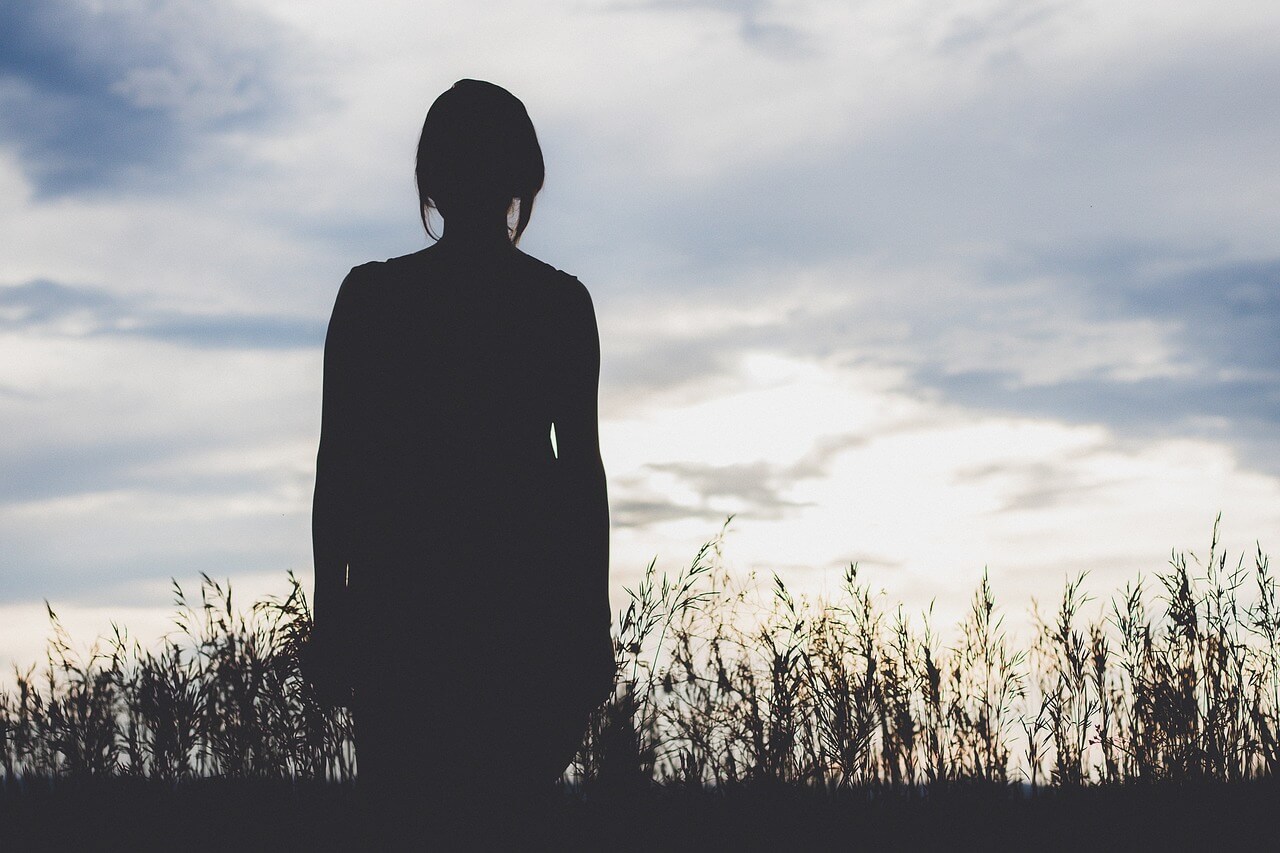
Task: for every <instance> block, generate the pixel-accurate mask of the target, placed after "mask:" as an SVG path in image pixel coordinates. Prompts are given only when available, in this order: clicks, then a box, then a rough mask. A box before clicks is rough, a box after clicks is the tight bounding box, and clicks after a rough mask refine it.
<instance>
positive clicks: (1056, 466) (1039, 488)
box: [0, 0, 1280, 662]
mask: <svg viewBox="0 0 1280 853" xmlns="http://www.w3.org/2000/svg"><path fill="white" fill-rule="evenodd" d="M0 17H2V22H0V240H2V241H3V245H2V251H0V423H3V428H4V440H3V442H0V563H2V565H0V659H4V658H8V659H16V660H19V661H23V662H32V661H34V660H35V658H36V656H37V655H39V653H40V651H41V649H42V647H43V643H44V638H45V636H46V631H45V625H44V607H43V604H42V603H41V602H42V600H43V599H48V600H49V601H50V602H51V603H52V604H53V605H54V607H55V608H56V609H57V610H58V611H59V612H60V613H62V614H63V616H64V618H65V619H66V621H67V622H68V623H69V624H70V625H71V626H72V627H73V629H77V631H78V634H79V635H80V636H81V637H82V638H84V639H87V637H86V636H85V635H86V634H88V635H89V636H91V635H92V634H93V633H94V632H98V631H102V630H105V629H106V626H107V623H108V621H109V620H111V619H116V620H119V621H122V622H124V623H125V624H127V625H128V626H129V627H130V628H132V629H133V630H134V632H135V633H137V634H139V635H141V636H142V637H143V638H144V639H147V638H151V637H153V636H158V633H159V632H160V631H162V630H164V623H165V620H166V619H167V618H168V614H169V612H170V608H169V600H170V593H169V579H170V578H171V577H172V578H177V579H178V580H179V581H180V582H182V583H184V584H186V585H195V583H196V581H197V579H198V573H199V572H200V571H206V572H208V573H210V574H212V575H214V576H215V577H219V578H231V580H232V582H233V585H235V586H236V587H237V588H238V589H240V590H243V594H244V595H245V596H252V595H256V594H260V593H264V592H282V591H283V590H284V587H285V572H286V571H287V570H288V569H294V570H296V571H297V572H299V574H300V575H302V576H303V577H304V578H305V579H306V580H307V582H308V584H309V583H310V539H309V512H310V490H311V486H312V478H313V472H314V453H315V443H316V438H317V434H318V427H319V399H320V387H321V371H320V367H321V344H322V342H323V337H324V330H325V324H326V322H327V319H328V314H329V310H330V309H331V307H332V303H333V297H334V295H335V293H336V290H337V286H338V283H339V282H340V281H341V279H342V277H343V276H344V275H345V273H346V272H347V270H348V269H349V268H350V267H352V266H354V265H356V264H358V263H361V262H363V261H365V260H370V259H383V258H387V257H392V256H395V255H400V254H405V253H408V252H412V251H415V250H417V249H419V248H421V247H422V246H423V245H425V243H426V239H427V238H426V237H425V235H424V234H423V233H422V230H421V226H420V223H419V222H418V219H417V210H416V199H415V196H414V189H413V177H412V173H413V154H414V148H415V145H416V141H417V132H418V130H419V128H420V127H421V121H422V117H423V115H424V114H425V112H426V109H427V107H428V106H429V105H430V103H431V101H432V100H433V99H434V98H435V96H436V95H438V94H439V93H440V92H441V91H443V90H444V89H446V88H448V86H450V85H451V84H452V83H453V82H454V81H455V80H457V79H458V78H461V77H475V78H480V79H488V80H492V81H493V82H496V83H499V84H501V85H503V86H506V87H507V88H509V89H510V90H511V91H512V92H514V93H515V94H516V95H517V96H518V97H520V98H521V99H523V100H524V102H525V104H526V106H527V107H528V109H529V112H530V114H531V116H532V118H533V120H534V123H535V125H536V126H537V129H538V133H539V137H540V139H541V141H542V145H543V149H544V153H545V155H546V160H547V182H546V188H545V190H544V192H543V194H542V195H541V196H540V197H539V199H538V204H537V208H536V210H535V213H534V217H533V221H532V224H531V225H530V227H529V230H528V232H527V234H526V236H525V239H524V241H523V242H522V248H524V249H525V250H526V251H527V252H529V253H530V254H533V255H535V256H537V257H540V258H542V259H543V260H545V261H547V262H549V263H551V264H553V265H555V266H557V267H560V268H561V269H565V270H567V271H569V272H571V273H574V274H576V275H577V276H578V277H579V278H581V279H582V281H583V282H584V283H586V284H587V286H588V288H589V289H590V290H591V292H592V294H593V296H594V298H595V303H596V310H597V313H598V317H599V323H600V329H601V336H602V345H603V351H604V355H603V359H604V364H603V377H602V392H601V393H602V419H603V420H602V424H601V431H602V441H603V449H604V454H605V464H606V467H607V470H608V474H609V485H610V493H611V504H612V513H613V525H614V555H613V577H614V580H615V593H616V595H615V604H616V605H621V603H622V602H623V600H624V599H623V593H622V590H621V586H622V584H624V583H629V582H630V581H633V580H634V579H635V577H636V575H637V573H638V572H639V571H640V570H641V568H642V567H643V565H644V564H645V563H646V562H647V561H648V560H649V559H650V558H651V557H653V556H655V555H656V556H657V557H658V559H659V566H664V567H667V568H669V569H674V568H676V567H678V566H679V565H680V564H681V563H682V562H685V561H687V559H688V558H689V557H690V556H691V555H692V553H693V551H694V549H695V548H696V546H697V545H698V544H699V543H701V542H702V541H703V540H705V539H707V538H709V537H710V536H711V535H713V534H714V533H715V532H716V531H717V530H718V529H719V527H720V525H721V523H722V522H723V521H724V519H725V517H726V515H728V514H729V513H731V512H732V513H736V514H737V515H736V518H735V520H734V523H733V528H732V532H731V533H730V535H729V539H728V543H727V550H726V559H727V561H728V562H729V564H730V565H731V566H732V567H733V568H734V569H735V570H736V571H742V572H745V571H749V570H751V569H753V568H754V569H758V570H760V571H762V572H769V571H773V570H777V571H778V572H779V573H780V574H782V576H783V577H784V578H786V579H787V580H789V581H790V582H792V583H793V584H795V585H796V586H797V587H798V588H800V589H802V590H821V589H823V588H827V589H830V588H833V587H834V586H835V585H836V583H837V582H838V579H839V575H840V569H841V568H842V567H843V566H844V565H846V564H847V563H848V562H850V561H858V562H859V563H860V565H861V566H862V567H863V576H864V578H865V579H867V580H869V581H870V582H872V583H873V585H875V586H878V587H884V588H885V589H886V590H887V591H888V594H889V597H890V599H891V600H892V601H897V600H902V601H905V602H907V604H908V605H909V606H910V607H912V608H915V609H919V608H921V607H923V606H924V605H926V604H927V602H928V600H929V599H930V598H931V597H936V598H937V600H938V607H939V610H940V611H941V612H942V613H944V614H948V613H956V612H958V611H959V609H960V608H961V607H963V606H964V604H965V602H966V600H967V598H968V596H969V595H970V593H971V591H972V589H973V588H974V586H975V585H976V583H977V581H978V579H979V577H980V576H981V572H982V570H983V567H984V566H986V567H988V568H989V571H990V574H991V577H992V581H993V584H994V585H995V589H996V593H997V597H998V598H999V599H1000V602H1001V604H1002V605H1004V606H1005V608H1006V609H1007V610H1008V611H1009V612H1010V614H1011V617H1014V618H1020V617H1021V616H1022V615H1023V614H1024V613H1025V610H1026V608H1027V605H1028V604H1029V602H1030V598H1031V596H1033V595H1034V596H1038V597H1040V598H1041V599H1042V600H1043V599H1046V598H1048V599H1051V598H1052V597H1053V596H1054V595H1055V594H1056V593H1057V591H1059V590H1060V589H1061V586H1062V583H1063V580H1064V579H1065V578H1066V577H1067V576H1068V575H1074V574H1075V573H1076V572H1079V571H1084V570H1088V571H1090V573H1091V575H1090V580H1089V582H1088V583H1087V586H1088V587H1089V588H1090V589H1091V590H1093V591H1094V592H1095V593H1096V594H1099V596H1100V597H1101V598H1105V597H1106V595H1107V594H1109V593H1110V591H1111V590H1113V589H1114V588H1116V587H1118V586H1120V585H1122V584H1123V583H1124V582H1125V581H1128V580H1132V579H1133V578H1135V577H1136V575H1137V573H1138V572H1139V571H1142V572H1144V573H1149V572H1151V571H1153V570H1156V569H1159V568H1160V567H1161V566H1162V564H1163V562H1164V561H1165V560H1166V559H1167V557H1168V555H1169V552H1170V550H1171V549H1178V550H1183V549H1192V550H1195V551H1197V553H1202V552H1203V551H1204V549H1205V547H1206V546H1207V544H1208V540H1209V534H1210V530H1211V527H1212V524H1213V519H1214V516H1215V515H1216V514H1217V513H1219V512H1221V513H1222V514H1223V538H1224V540H1225V541H1226V543H1227V544H1228V545H1229V546H1230V547H1231V548H1233V549H1234V551H1235V552H1239V551H1241V550H1252V549H1253V548H1254V547H1255V543H1256V542H1261V544H1262V546H1263V548H1264V550H1265V549H1271V550H1273V551H1274V549H1275V548H1276V543H1277V542H1280V452H1278V451H1280V205H1278V204H1277V203H1276V200H1277V198H1280V99H1277V98H1276V96H1275V93H1276V92H1277V91H1280V4H1276V3H1273V2H1266V0H1259V2H1231V1H1230V0H1228V1H1227V2H1223V0H1213V2H1179V3H1168V2H1135V0H1125V2H1119V3H1118V2H1114V0H1097V2H1092V0H1061V2H1037V0H1008V2H1005V0H970V2H936V0H930V2H925V0H884V1H883V2H881V0H874V1H873V2H860V1H859V0H833V2H820V0H814V1H813V2H776V3H775V2H768V0H723V1H722V0H702V2H679V0H649V2H627V0H620V2H602V3H593V2H587V0H579V2H556V1H555V0H544V2H539V3H529V2H508V3H485V4H461V3H432V2H422V0H405V2H379V3H375V4H351V3H345V2H336V0H334V1H333V2H330V0H258V2H253V3H247V2H245V3H230V2H227V1H226V0H111V2H101V3H98V2H88V0H0ZM242 600H247V599H242Z"/></svg>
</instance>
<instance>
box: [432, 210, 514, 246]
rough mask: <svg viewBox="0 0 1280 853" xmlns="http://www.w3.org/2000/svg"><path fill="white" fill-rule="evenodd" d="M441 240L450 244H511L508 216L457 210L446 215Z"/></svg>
mask: <svg viewBox="0 0 1280 853" xmlns="http://www.w3.org/2000/svg"><path fill="white" fill-rule="evenodd" d="M440 242H442V243H447V244H450V245H459V246H461V245H467V246H488V245H495V244H497V245H501V244H504V243H505V244H506V245H508V246H510V245H511V232H510V231H509V230H508V229H507V217H506V215H505V213H504V214H503V215H499V216H495V215H492V214H489V215H484V216H476V215H466V214H463V213H462V212H461V211H455V212H453V213H450V214H449V215H448V216H446V217H445V220H444V233H443V235H441V237H440Z"/></svg>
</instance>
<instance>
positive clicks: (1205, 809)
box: [0, 779, 1280, 853]
mask: <svg viewBox="0 0 1280 853" xmlns="http://www.w3.org/2000/svg"><path fill="white" fill-rule="evenodd" d="M362 815H363V812H362V810H361V806H360V804H359V802H358V801H357V799H356V798H355V797H354V796H353V791H352V789H350V788H344V787H339V786H333V785H318V784H299V785H297V786H296V787H294V786H291V785H289V784H288V783H271V782H254V781H243V780H241V781H229V780H220V781H219V780H206V781H196V782H188V783H185V784H182V785H180V786H177V787H170V786H166V785H163V784H157V783H152V782H144V781H139V780H128V779H112V780H107V781H103V782H97V783H91V784H73V783H68V782H62V783H60V784H59V785H58V786H57V787H56V788H54V789H51V788H50V786H49V785H48V783H47V782H43V783H40V782H29V783H28V784H27V785H26V786H25V790H22V789H20V788H19V786H18V785H17V784H15V783H13V782H9V783H7V784H5V785H4V786H3V787H0V850H5V851H15V853H16V851H26V850H59V851H62V850H95V851H96V850H139V851H145V850H175V851H180V850H228V851H232V850H234V851H240V850H245V851H250V850H368V849H377V845H371V844H369V843H368V840H367V837H366V835H365V834H364V833H365V831H366V829H367V827H366V825H365V823H364V821H363V820H362ZM455 816H458V815H457V814H456V813H455ZM497 817H498V816H497V815H494V814H493V810H492V809H489V810H486V809H485V808H484V804H480V807H479V808H478V809H476V814H474V815H471V816H468V818H469V819H473V820H476V821H477V823H476V824H475V825H476V826H477V827H479V828H481V829H490V830H492V829H493V828H494V827H495V826H498V824H497V823H496V818H497ZM464 819H465V818H464ZM514 833H515V834H514V839H513V840H511V841H510V842H509V844H508V845H502V846H503V847H504V849H515V850H537V851H541V850H655V851H658V850H661V851H668V850H708V851H718V850H733V851H736V850H799V851H807V850H1037V851H1039V850H1091V851H1092V850H1166V851H1167V850H1215V851H1216V850H1275V849H1280V784H1277V783H1275V782H1274V781H1271V782H1250V783H1237V784H1233V785H1222V784H1213V785H1183V786H1173V785H1164V786H1159V787H1150V786H1147V787H1142V786H1132V785H1130V786H1112V787H1106V788H1098V787H1095V788H1084V789H1076V790H1052V791H1041V792H1039V793H1037V794H1036V795H1035V796H1031V795H1029V794H1027V793H1025V792H1022V791H1019V790H1017V789H1013V790H1010V789H997V788H982V787H966V788H956V789H952V790H947V791H937V792H934V793H931V794H930V795H928V796H927V797H921V796H918V795H917V796H911V795H907V794H902V793H895V794H885V793H879V794H874V793H872V792H870V791H866V790H850V791H843V792H840V793H838V794H835V795H831V794H827V793H822V792H816V791H812V790H799V789H794V788H764V787H754V788H744V789H740V790H736V791H733V792H730V793H719V792H703V791H690V790H683V791H671V790H662V791H658V790H655V791H651V792H649V793H646V794H644V795H642V796H633V797H628V798H617V797H615V798H607V797H603V796H600V795H597V796H596V797H595V798H594V799H584V798H583V797H580V796H572V795H568V794H565V795H557V796H556V797H554V798H553V799H552V801H551V802H550V805H549V806H548V807H546V808H543V809H540V810H539V816H538V822H537V824H536V825H533V824H530V823H527V822H523V823H520V824H519V825H518V826H517V827H516V829H515V831H514ZM492 846H493V845H492V844H485V845H483V848H492ZM409 849H450V848H446V847H440V846H435V845H430V844H428V845H414V846H412V847H411V848H409Z"/></svg>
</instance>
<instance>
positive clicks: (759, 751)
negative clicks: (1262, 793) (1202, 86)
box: [0, 522, 1280, 790]
mask: <svg viewBox="0 0 1280 853" xmlns="http://www.w3.org/2000/svg"><path fill="white" fill-rule="evenodd" d="M1217 530H1218V525H1217V522H1215V524H1214V532H1213V538H1212V542H1211V545H1210V549H1209V552H1208V556H1207V558H1206V559H1204V560H1203V561H1201V560H1197V559H1196V558H1195V557H1194V555H1189V554H1174V555H1173V557H1172V559H1171V560H1170V561H1169V563H1168V565H1167V566H1166V567H1165V568H1163V569H1162V570H1160V571H1157V572H1156V573H1155V575H1154V583H1152V582H1148V580H1147V579H1145V578H1139V579H1138V580H1137V581H1136V582H1133V583H1131V584H1129V585H1127V586H1126V587H1125V588H1124V589H1123V590H1121V591H1119V592H1117V593H1116V594H1115V596H1114V597H1113V598H1112V599H1111V601H1110V606H1109V608H1106V609H1101V608H1100V609H1099V611H1098V614H1099V615H1098V616H1097V617H1096V618H1094V619H1088V618H1086V616H1085V611H1084V606H1085V604H1086V603H1087V602H1088V601H1089V600H1090V599H1089V597H1088V596H1087V594H1086V593H1085V591H1084V576H1078V577H1076V578H1074V579H1072V580H1070V581H1069V582H1068V583H1067V584H1066V585H1065V588H1064V590H1063V593H1062V597H1061V600H1060V602H1059V603H1058V605H1057V606H1056V608H1055V609H1054V611H1053V612H1052V614H1051V615H1042V614H1041V613H1040V609H1039V607H1038V606H1037V605H1035V604H1034V602H1033V616H1034V625H1035V630H1034V636H1033V637H1032V638H1031V639H1030V641H1029V642H1028V643H1025V644H1024V646H1025V647H1018V646H1017V644H1015V642H1014V640H1013V639H1012V638H1011V635H1010V634H1009V632H1008V631H1006V629H1005V627H1004V621H1003V615H1002V613H1001V611H1000V608H998V607H997V605H996V596H995V592H994V590H993V589H992V586H991V583H990V581H989V579H988V577H987V576H986V574H985V573H984V575H983V576H982V578H981V580H980V582H979V584H978V587H977V589H976V591H975V593H974V596H973V598H972V601H971V604H970V607H969V609H968V611H967V613H966V615H965V617H964V618H963V619H962V620H961V622H960V624H959V625H958V626H956V629H955V631H954V632H952V637H953V639H952V640H951V642H950V643H949V644H944V642H943V640H942V639H941V635H940V634H939V633H938V631H937V629H936V628H935V626H934V625H933V624H932V623H933V616H932V611H930V612H926V613H924V614H921V623H920V624H919V625H918V626H917V625H916V624H915V622H914V621H913V619H912V618H910V617H909V616H908V615H907V614H905V613H904V610H903V608H902V607H901V606H898V607H892V608H891V607H889V606H887V605H886V604H885V603H884V602H883V600H882V599H883V595H876V594H873V593H872V591H871V588H870V586H869V585H868V584H867V583H866V581H865V580H864V579H863V577H862V575H861V573H860V571H859V569H858V567H857V566H856V565H853V566H850V567H849V568H848V570H847V571H846V572H845V573H844V577H843V583H842V586H841V588H840V591H839V593H838V595H836V596H835V597H834V598H832V599H830V600H813V599H807V598H803V597H799V598H798V597H796V596H795V595H793V594H792V592H791V591H790V590H788V588H787V586H786V585H785V584H784V583H783V582H782V580H781V579H780V578H778V577H776V576H775V577H773V578H772V579H771V582H768V583H763V582H761V581H760V580H759V579H758V578H756V577H755V576H748V577H745V578H738V577H736V576H734V575H733V574H731V573H730V572H729V571H727V570H726V568H725V567H724V565H723V561H722V559H721V543H722V541H723V535H724V531H723V530H722V531H721V534H720V535H719V536H717V537H716V538H715V539H713V540H712V541H711V542H709V543H708V544H707V545H705V546H704V547H703V548H702V549H701V550H700V551H699V552H698V554H697V555H696V556H695V558H694V560H693V561H692V562H691V564H690V565H689V566H688V567H685V568H683V569H682V570H681V571H679V572H678V573H677V574H675V575H674V576H668V575H663V574H660V573H659V572H658V570H657V568H656V563H650V564H649V566H648V567H647V568H646V569H645V571H644V573H643V576H642V578H641V580H640V583H639V584H638V585H637V586H635V587H634V588H631V589H628V590H627V592H628V596H629V602H628V605H627V607H626V608H625V609H624V610H623V611H622V613H620V614H619V619H618V623H617V625H616V626H615V632H616V633H615V638H614V646H615V653H616V664H617V679H616V686H615V691H614V694H613V696H612V698H611V699H610V700H609V701H608V702H607V703H606V704H605V705H604V706H603V707H602V708H600V709H599V711H598V712H597V713H596V714H595V715H594V716H593V718H592V719H591V721H590V725H589V727H588V729H587V731H586V733H585V735H584V738H583V742H582V745H581V747H580V749H579V751H578V754H577V756H576V757H575V759H574V762H573V764H572V766H571V767H570V769H569V771H568V772H567V774H566V781H567V782H568V783H569V784H571V785H581V786H584V787H587V788H590V787H591V786H600V787H601V788H604V787H607V788H609V789H612V790H627V789H637V790H638V789H641V788H645V787H648V786H650V785H653V784H655V783H660V784H663V785H666V786H686V787H695V788H703V787H705V786H718V787H721V788H733V787H735V786H743V785H748V784H759V783H764V784H770V783H781V784H788V785H800V786H812V787H818V788H823V789H841V788H852V787H855V786H856V787H859V788H871V789H873V790H874V789H876V788H886V789H898V790H903V789H906V790H913V789H917V788H932V787H936V786H939V785H948V784H949V783H955V782H983V783H991V784H995V785H1005V784H1008V783H1010V782H1015V781H1021V782H1025V783H1029V784H1030V785H1031V786H1032V787H1040V786H1056V787H1059V788H1068V787H1080V786H1086V785H1096V784H1115V783H1128V782H1159V781H1179V780H1203V781H1209V780H1214V781H1227V782H1230V781H1238V780H1247V779H1260V778H1270V777H1274V776H1275V775H1276V772H1277V769H1278V768H1280V595H1278V590H1277V582H1276V578H1275V577H1274V575H1273V574H1272V573H1271V569H1270V566H1269V562H1268V558H1267V556H1266V555H1265V554H1264V553H1263V552H1262V550H1261V548H1259V549H1258V551H1257V552H1256V553H1255V554H1254V555H1251V559H1250V561H1249V563H1246V561H1245V560H1244V558H1243V557H1241V558H1239V559H1238V561H1237V562H1236V563H1235V564H1231V563H1229V561H1228V558H1227V555H1226V554H1225V553H1222V552H1221V551H1220V548H1219V544H1218V535H1217ZM288 581H289V592H288V594H287V595H286V596H285V597H283V598H269V599H266V600H264V601H260V602H257V603H255V604H253V605H252V606H251V607H250V608H249V609H248V610H247V611H244V612H240V611H237V609H236V608H235V607H234V606H233V602H232V594H231V588H230V586H229V585H227V586H223V585H221V584H219V583H216V582H215V581H213V580H212V579H210V578H209V577H207V576H205V577H204V580H203V583H202V585H201V589H200V596H199V601H198V602H197V601H193V600H190V599H189V598H188V597H187V596H186V594H185V593H184V592H183V590H182V589H181V588H180V587H179V586H178V585H177V584H176V583H175V584H174V595H175V605H176V607H177V611H178V613H177V619H176V625H177V628H176V630H175V631H174V632H173V633H172V634H171V635H170V636H168V637H167V638H165V640H164V641H163V642H162V643H161V644H160V645H159V647H158V648H144V647H143V646H142V645H141V644H140V643H139V642H137V641H136V640H134V639H132V638H130V637H129V636H128V635H127V633H126V632H125V631H124V630H123V629H121V628H118V627H116V628H115V629H114V631H113V634H112V636H111V637H109V638H105V639H100V640H99V641H97V642H96V643H95V644H94V646H93V647H91V648H90V649H89V651H88V652H85V653H79V652H77V651H76V649H75V646H74V644H73V643H72V641H71V639H70V638H69V637H68V636H67V632H66V631H65V630H64V629H63V627H62V626H61V624H60V622H59V621H58V618H57V616H56V615H55V614H54V612H53V611H52V610H50V611H49V618H50V620H51V623H52V637H51V639H50V642H49V651H48V655H47V657H46V660H45V662H44V665H43V666H42V667H35V666H33V667H31V668H30V669H28V670H26V671H21V672H18V673H17V687H16V689H14V690H8V691H4V692H0V762H2V764H3V775H4V777H5V779H6V780H7V781H9V782H11V783H13V782H18V783H20V782H21V780H23V779H30V778H36V777H40V778H43V777H62V778H95V777H111V776H132V777H142V778H147V779H158V780H165V781H170V782H178V781H180V780H185V779H191V778H195V777H232V778H244V777H256V778H261V777H266V778H276V779H321V780H329V781H347V780H350V779H352V778H353V777H354V775H355V773H356V764H355V759H354V749H353V745H352V735H351V721H350V718H349V716H348V714H347V712H346V711H344V710H340V709H338V710H335V709H329V708H325V707H323V706H321V705H320V704H319V703H318V702H317V701H316V698H315V696H314V695H313V694H312V692H311V689H310V687H309V685H308V684H307V682H306V681H305V679H303V678H302V677H301V676H300V674H299V670H298V660H299V653H300V651H301V650H302V649H303V648H304V647H305V643H306V641H307V638H308V636H309V634H310V628H311V615H310V610H309V607H308V604H307V601H306V598H305V596H304V594H303V591H302V589H301V586H300V584H299V582H298V580H297V579H296V578H295V577H294V576H293V575H292V574H290V575H289V578H288Z"/></svg>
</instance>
